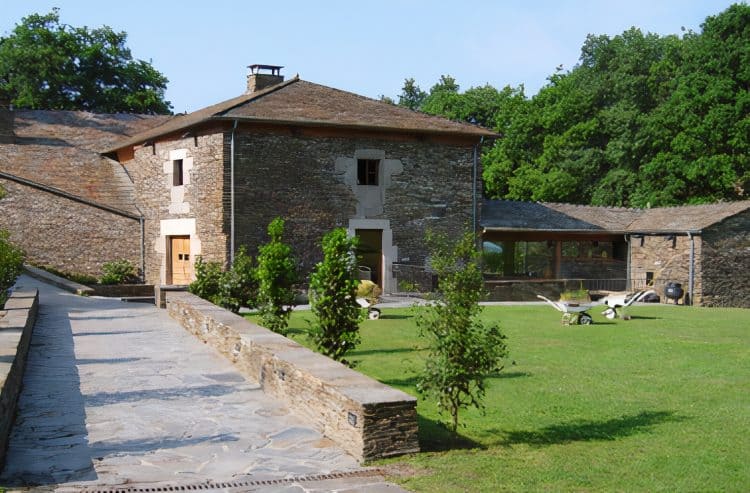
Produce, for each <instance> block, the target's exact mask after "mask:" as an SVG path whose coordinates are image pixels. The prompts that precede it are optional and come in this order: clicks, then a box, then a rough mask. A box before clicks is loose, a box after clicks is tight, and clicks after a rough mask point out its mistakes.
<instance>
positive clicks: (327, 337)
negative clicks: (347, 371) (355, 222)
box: [310, 228, 365, 366]
mask: <svg viewBox="0 0 750 493" xmlns="http://www.w3.org/2000/svg"><path fill="white" fill-rule="evenodd" d="M356 245H357V239H356V238H352V237H349V236H347V234H346V230H345V229H344V228H337V229H334V230H333V231H331V232H330V233H328V234H327V235H325V236H324V237H323V261H322V262H319V263H318V265H316V266H315V271H314V272H313V273H312V275H311V276H310V308H311V310H312V313H313V315H314V317H315V321H314V322H313V324H312V330H311V336H312V338H313V341H315V344H316V345H317V346H318V348H319V350H320V352H322V353H323V354H325V355H326V356H329V357H331V358H333V359H335V360H337V361H341V362H342V363H344V364H346V365H350V366H351V363H350V362H348V361H347V360H345V359H344V356H345V355H346V353H347V352H348V351H349V350H351V349H353V348H354V347H355V346H356V345H357V344H359V342H360V338H359V323H360V322H361V321H362V320H364V318H365V311H364V310H363V309H362V308H361V307H360V306H359V304H358V303H357V300H356V295H357V286H358V285H359V280H358V279H357V259H356V256H355V253H354V249H355V247H356Z"/></svg>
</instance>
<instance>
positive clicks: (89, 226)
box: [0, 65, 496, 292]
mask: <svg viewBox="0 0 750 493" xmlns="http://www.w3.org/2000/svg"><path fill="white" fill-rule="evenodd" d="M280 68H281V67H276V66H260V65H254V66H251V73H250V75H249V76H248V81H247V82H248V84H247V91H246V92H245V93H244V94H242V95H240V96H238V97H236V98H233V99H230V100H228V101H224V102H222V103H218V104H216V105H213V106H210V107H208V108H204V109H201V110H199V111H196V112H193V113H190V114H185V115H176V116H173V117H147V116H134V115H92V114H87V113H77V112H54V111H46V112H45V111H36V112H29V111H15V112H14V111H5V112H4V115H3V116H2V118H4V120H0V121H4V122H5V123H4V127H5V128H6V130H5V135H6V137H5V140H6V142H5V143H0V184H2V186H3V187H4V188H5V189H6V191H7V197H6V198H5V199H4V200H2V201H0V213H1V215H2V219H0V228H7V229H10V230H11V231H12V234H13V239H14V240H16V241H18V242H19V243H20V244H21V246H23V247H24V248H25V249H26V251H27V252H28V254H29V257H30V259H31V260H32V261H34V262H37V263H41V264H45V265H51V266H53V267H56V268H59V269H61V270H67V271H71V270H78V271H84V272H87V273H93V274H97V273H98V271H99V269H100V267H101V264H103V263H104V262H106V261H109V260H114V259H118V258H128V259H131V260H132V261H134V263H135V264H136V265H139V266H141V268H142V271H143V275H144V279H145V281H146V282H148V283H155V284H186V283H189V282H190V281H191V280H192V279H193V265H194V262H195V259H196V258H197V257H198V256H201V257H203V258H204V259H205V260H214V261H219V262H222V263H225V264H226V263H229V262H230V261H231V259H232V258H233V256H234V254H235V252H236V251H237V249H238V248H239V247H240V246H241V245H247V247H248V249H249V251H250V253H251V254H253V253H255V252H256V251H257V247H258V246H259V245H260V244H262V243H264V242H265V241H267V237H266V227H267V225H268V223H269V222H270V221H271V220H272V219H273V218H274V217H277V216H281V217H283V218H284V219H286V221H287V223H286V232H285V233H286V239H287V241H288V242H289V243H290V244H291V245H292V246H293V248H294V253H295V255H296V256H297V258H298V259H299V261H300V264H301V269H302V271H303V272H309V271H310V270H311V268H312V267H313V266H314V264H315V263H316V262H317V261H318V260H319V259H320V258H321V252H320V247H319V243H320V239H321V237H322V236H323V234H325V233H326V232H328V231H330V230H331V229H333V228H335V227H345V228H347V229H348V230H349V231H350V233H351V234H352V235H356V236H358V237H359V238H360V244H361V249H362V257H361V262H362V264H363V266H364V267H366V268H368V269H369V270H370V272H371V274H370V275H371V276H372V278H373V280H374V281H376V282H377V283H378V284H380V285H381V286H382V287H383V288H384V290H385V291H386V292H389V291H395V290H396V289H397V282H398V280H397V275H394V272H398V270H399V269H402V270H408V268H409V267H410V266H415V267H421V266H423V265H424V263H425V259H426V255H427V252H426V250H425V246H424V235H425V232H426V230H427V229H428V228H431V229H435V230H442V231H445V232H450V233H458V232H460V231H462V230H464V229H466V228H471V227H472V225H473V226H474V227H476V225H477V224H478V203H477V196H478V195H479V193H481V184H480V180H479V178H478V177H479V176H480V174H479V166H480V165H479V162H478V154H479V153H478V146H479V145H480V143H481V141H482V140H483V139H485V138H494V137H496V134H494V133H493V132H490V131H488V130H486V129H483V128H480V127H477V126H473V125H468V124H462V123H457V122H452V121H449V120H446V119H444V118H439V117H434V116H429V115H425V114H422V113H418V112H414V111H411V110H408V109H404V108H400V107H397V106H394V105H390V104H386V103H383V102H379V101H376V100H372V99H369V98H365V97H361V96H358V95H355V94H352V93H348V92H344V91H340V90H337V89H333V88H330V87H326V86H322V85H318V84H314V83H311V82H307V81H304V80H301V79H300V78H299V77H294V78H292V79H290V80H287V81H284V80H283V77H282V76H281V75H280V73H279V70H280ZM266 71H270V73H265V72H266ZM50 122H52V123H50ZM8 129H10V131H8Z"/></svg>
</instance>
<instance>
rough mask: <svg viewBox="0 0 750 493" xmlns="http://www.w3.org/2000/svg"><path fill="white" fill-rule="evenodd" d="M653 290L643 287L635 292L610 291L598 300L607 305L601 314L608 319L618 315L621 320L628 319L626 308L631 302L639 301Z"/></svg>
mask: <svg viewBox="0 0 750 493" xmlns="http://www.w3.org/2000/svg"><path fill="white" fill-rule="evenodd" d="M655 292H656V291H654V290H653V289H644V290H642V291H636V292H635V293H612V294H610V295H608V296H606V297H604V298H602V299H601V300H599V302H600V303H603V304H605V305H607V307H608V308H607V309H606V310H604V311H603V312H602V315H604V316H605V317H607V318H608V319H610V320H612V319H614V318H618V317H619V318H621V319H623V320H630V315H628V313H627V308H628V307H629V306H630V305H632V304H633V303H635V302H637V301H641V300H642V299H643V298H645V297H646V296H648V295H649V294H653V293H655Z"/></svg>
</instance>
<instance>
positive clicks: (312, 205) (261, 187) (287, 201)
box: [235, 127, 473, 272]
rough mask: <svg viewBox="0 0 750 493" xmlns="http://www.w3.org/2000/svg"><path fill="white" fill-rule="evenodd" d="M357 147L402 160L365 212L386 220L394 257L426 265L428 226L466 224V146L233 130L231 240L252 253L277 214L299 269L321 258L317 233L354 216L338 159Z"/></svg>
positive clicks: (469, 160) (454, 229)
mask: <svg viewBox="0 0 750 493" xmlns="http://www.w3.org/2000/svg"><path fill="white" fill-rule="evenodd" d="M240 128H242V127H240ZM362 150H368V152H372V153H375V152H376V151H378V152H379V151H383V152H384V156H385V159H386V160H398V161H400V164H401V165H402V167H403V169H402V170H400V171H399V172H398V173H396V174H393V175H392V176H390V184H389V185H388V186H387V187H386V189H385V200H384V204H383V210H382V214H379V215H374V216H367V217H366V219H377V220H389V221H390V227H391V229H392V231H393V245H395V246H396V247H397V248H398V258H397V259H395V261H396V262H400V263H404V264H413V265H423V264H424V261H425V257H426V255H427V251H426V247H425V244H424V236H425V232H426V230H427V228H432V229H435V230H440V231H446V232H450V233H452V234H457V233H459V232H461V231H463V230H464V228H470V227H471V220H472V194H471V184H472V165H473V154H472V147H471V146H470V145H466V144H464V145H453V144H445V143H439V142H435V141H417V140H416V139H415V140H414V141H404V140H400V141H391V140H384V139H376V138H373V137H357V136H342V137H335V136H325V137H316V136H305V135H293V134H279V133H271V132H270V131H268V132H261V131H257V130H255V131H252V132H249V131H242V132H239V133H238V137H237V144H236V152H237V158H236V167H235V183H236V194H237V197H238V200H237V202H236V205H237V215H236V227H237V244H238V245H240V244H246V245H248V246H249V247H250V251H251V253H254V252H255V251H256V248H257V246H258V245H260V244H262V243H265V242H266V241H267V240H268V238H267V235H266V226H267V225H268V223H269V222H270V221H271V220H272V219H273V218H274V217H276V216H282V217H283V218H284V219H286V220H287V225H286V237H287V241H289V242H290V243H291V244H292V245H293V248H294V253H295V255H296V256H297V258H298V259H299V261H300V264H301V268H302V270H303V271H304V272H308V271H309V270H311V269H312V267H313V266H314V265H315V263H316V262H318V261H319V260H320V259H321V258H322V254H321V251H320V239H321V238H322V236H323V235H324V234H325V233H326V232H328V231H330V230H331V229H333V228H335V227H347V226H348V222H349V219H352V218H356V217H357V215H356V209H357V203H356V198H355V194H354V193H353V191H352V189H351V187H350V185H348V184H346V183H345V176H344V173H343V172H342V171H341V170H338V171H337V169H336V162H337V160H340V159H342V158H343V159H346V158H354V157H355V152H358V151H359V152H361V151H362Z"/></svg>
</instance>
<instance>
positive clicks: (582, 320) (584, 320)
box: [578, 313, 594, 325]
mask: <svg viewBox="0 0 750 493" xmlns="http://www.w3.org/2000/svg"><path fill="white" fill-rule="evenodd" d="M578 323H579V324H581V325H591V324H593V323H594V319H593V318H591V315H589V314H588V313H581V316H580V317H578Z"/></svg>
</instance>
